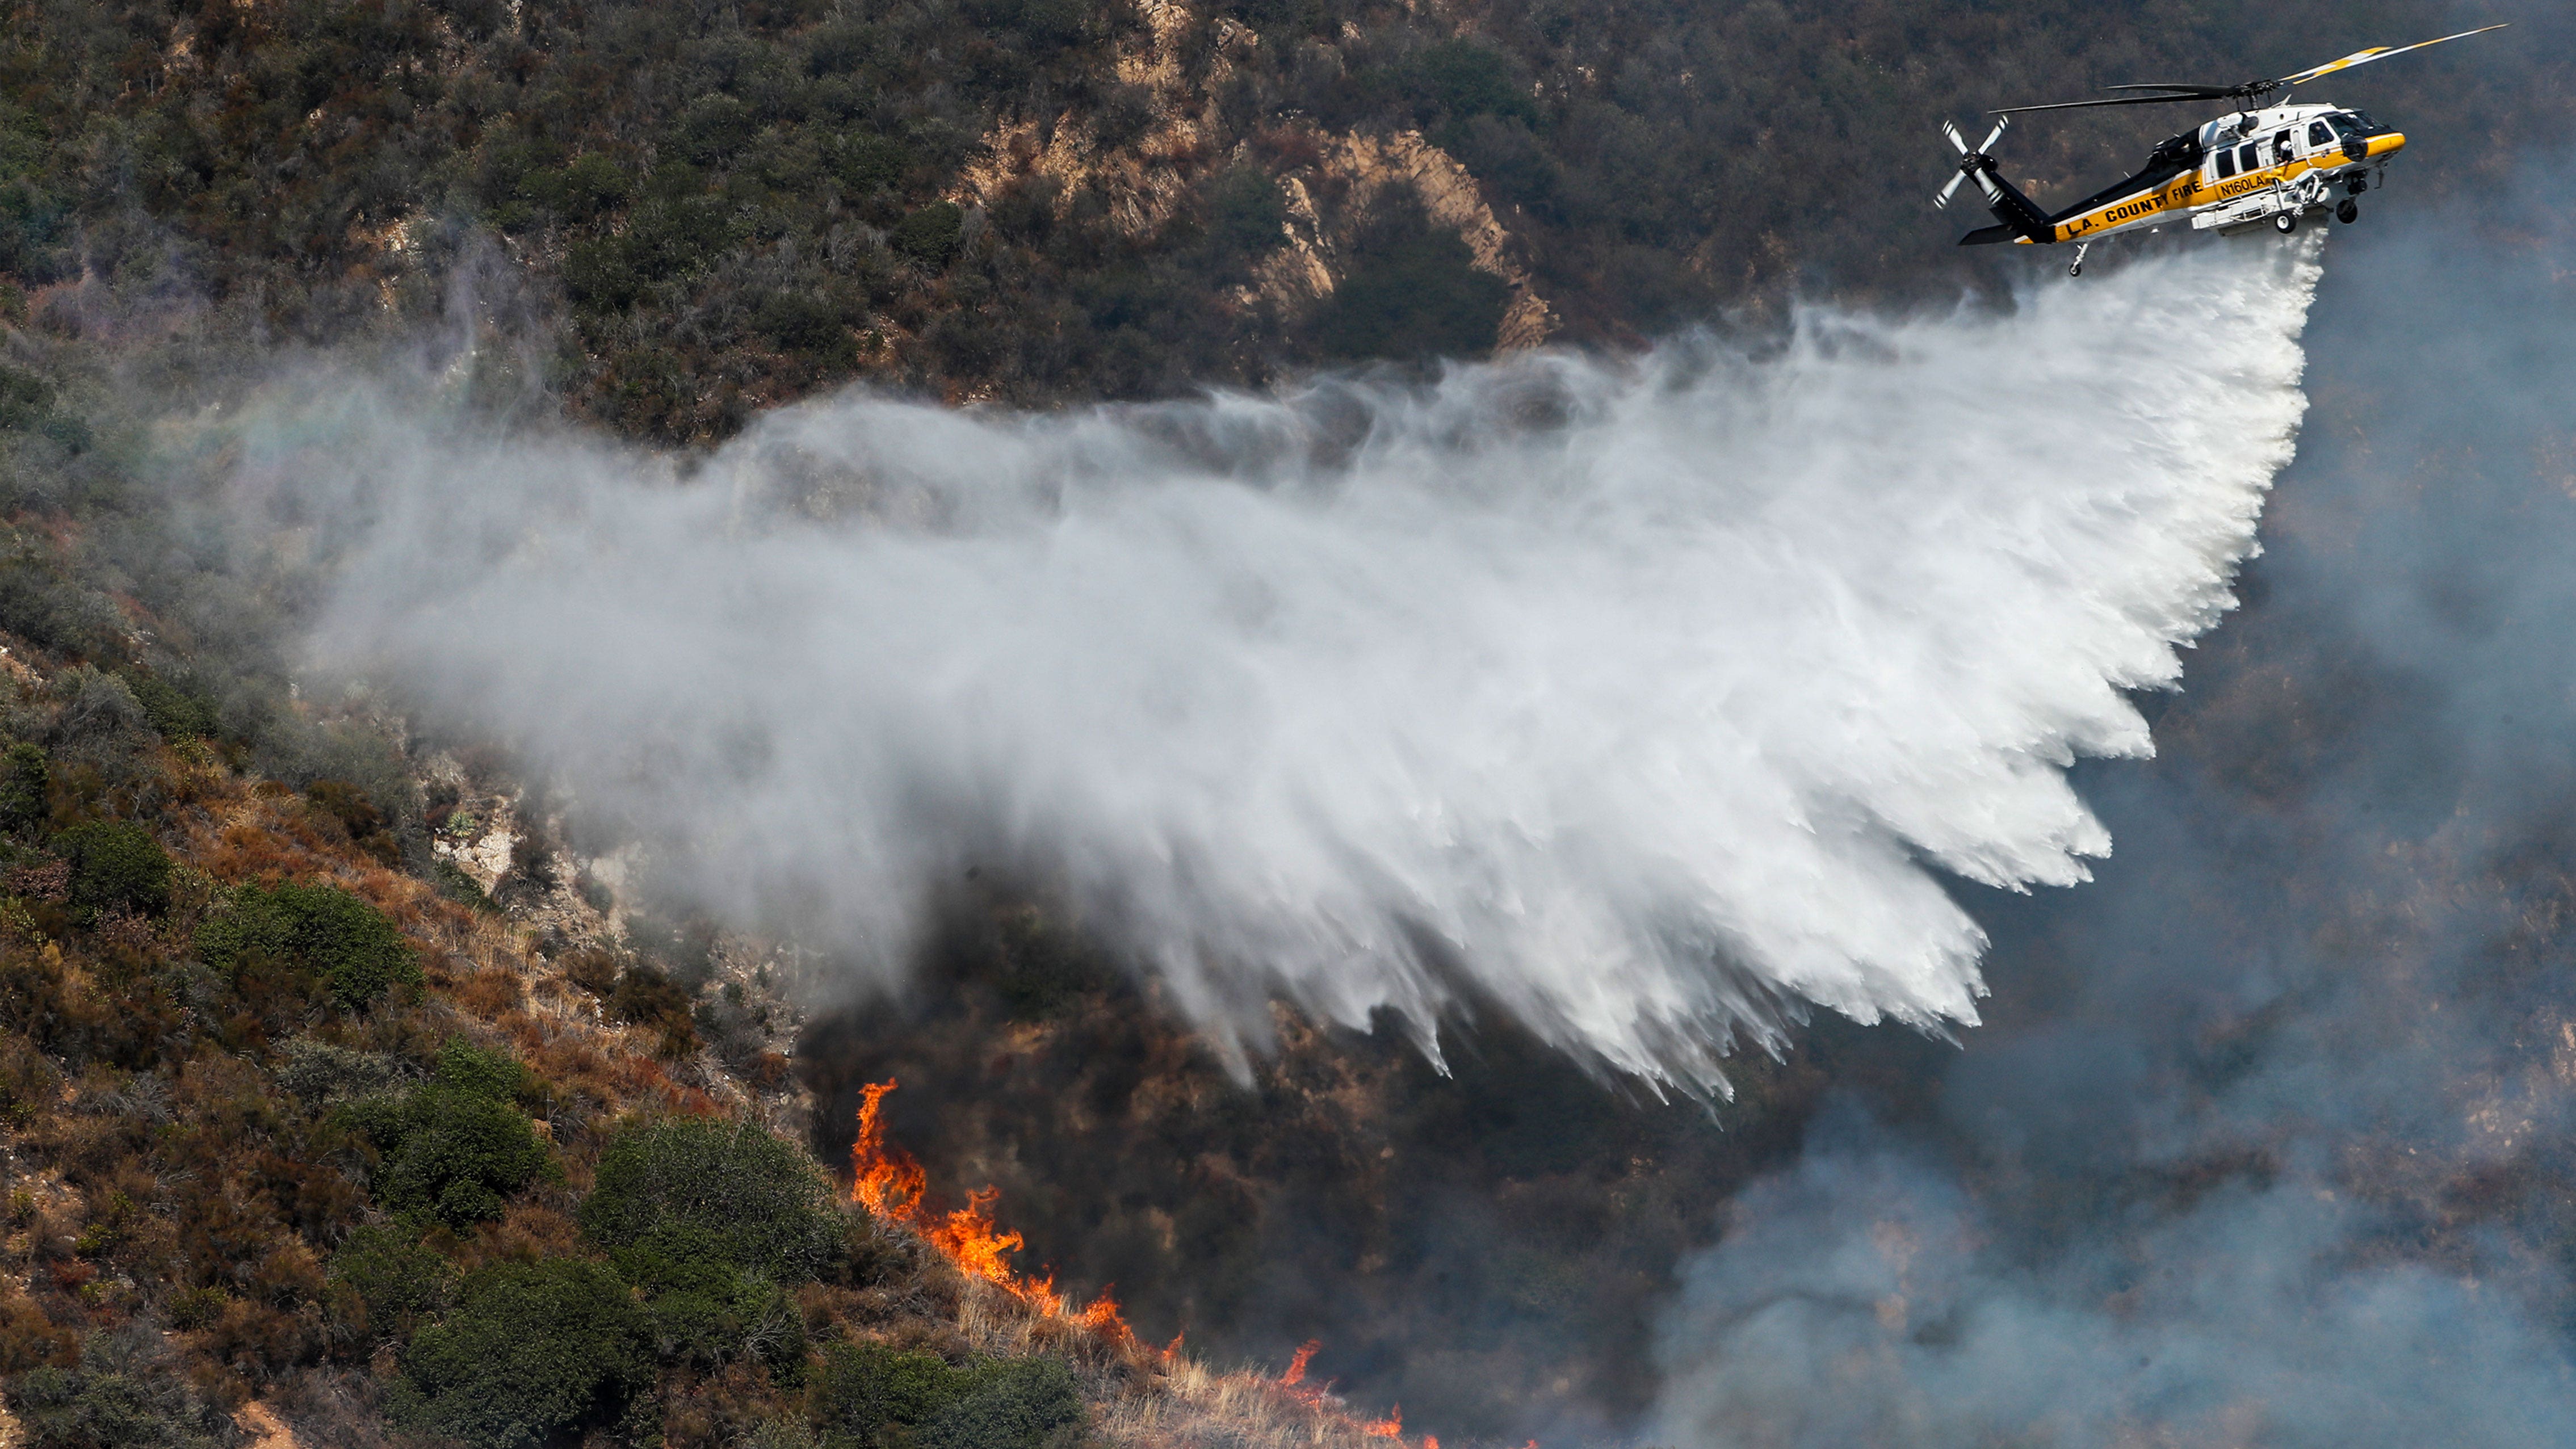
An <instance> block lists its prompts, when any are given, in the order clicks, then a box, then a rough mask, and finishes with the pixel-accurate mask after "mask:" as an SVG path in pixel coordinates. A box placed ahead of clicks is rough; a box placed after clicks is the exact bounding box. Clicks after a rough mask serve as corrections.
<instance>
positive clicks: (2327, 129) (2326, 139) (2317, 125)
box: [2308, 121, 2335, 147]
mask: <svg viewBox="0 0 2576 1449" xmlns="http://www.w3.org/2000/svg"><path fill="white" fill-rule="evenodd" d="M2334 143H2335V134H2334V128H2333V127H2332V126H2329V125H2327V124H2326V123H2325V122H2323V121H2310V122H2308V144H2309V145H2311V146H2320V147H2322V146H2332V145H2333V144H2334Z"/></svg>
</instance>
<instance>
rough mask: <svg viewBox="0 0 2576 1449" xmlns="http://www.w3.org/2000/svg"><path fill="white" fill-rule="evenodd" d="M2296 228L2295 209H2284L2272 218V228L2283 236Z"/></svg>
mask: <svg viewBox="0 0 2576 1449" xmlns="http://www.w3.org/2000/svg"><path fill="white" fill-rule="evenodd" d="M2298 229H2299V214H2298V213H2297V212H2295V211H2285V212H2282V213H2280V214H2279V215H2277V216H2275V217H2273V218H2272V230H2274V231H2277V232H2279V233H2280V234H2281V235H2283V236H2288V235H2289V234H2290V233H2292V232H2294V231H2297V230H2298Z"/></svg>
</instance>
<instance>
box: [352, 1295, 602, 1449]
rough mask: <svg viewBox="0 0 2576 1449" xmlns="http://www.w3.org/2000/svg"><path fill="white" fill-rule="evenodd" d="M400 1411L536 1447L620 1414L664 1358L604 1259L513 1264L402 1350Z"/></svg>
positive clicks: (448, 1428)
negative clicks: (652, 1350)
mask: <svg viewBox="0 0 2576 1449" xmlns="http://www.w3.org/2000/svg"><path fill="white" fill-rule="evenodd" d="M402 1369H403V1375H404V1378H405V1380H406V1384H405V1387H407V1388H408V1390H409V1392H408V1393H398V1394H397V1395H396V1410H397V1415H398V1417H399V1418H401V1419H403V1420H406V1421H408V1422H409V1423H410V1424H411V1425H412V1426H415V1427H418V1428H422V1429H426V1430H429V1431H430V1432H432V1433H437V1434H444V1435H447V1436H449V1437H451V1438H455V1439H460V1440H463V1441H464V1442H465V1443H467V1444H469V1445H472V1446H475V1449H537V1446H539V1445H543V1444H546V1443H548V1442H551V1441H553V1440H554V1438H555V1437H556V1436H557V1435H560V1434H563V1433H565V1432H566V1431H569V1430H573V1429H577V1428H580V1427H582V1426H585V1425H593V1424H600V1423H605V1422H609V1421H612V1420H614V1419H615V1418H616V1416H617V1415H618V1413H619V1411H620V1410H621V1409H622V1408H623V1407H624V1405H625V1402H626V1400H627V1398H628V1397H629V1396H630V1395H632V1394H634V1393H636V1392H637V1391H638V1390H641V1389H643V1388H644V1387H646V1386H647V1385H648V1384H649V1383H650V1382H651V1379H652V1372H653V1364H652V1360H651V1357H650V1356H649V1353H648V1351H647V1342H646V1324H645V1319H644V1314H643V1311H642V1310H641V1309H639V1308H637V1307H636V1305H635V1302H634V1300H633V1298H632V1297H630V1296H629V1295H628V1293H627V1291H626V1285H625V1284H623V1283H621V1282H619V1281H618V1280H617V1277H616V1275H614V1274H612V1273H610V1272H609V1271H608V1270H607V1269H606V1268H604V1267H602V1266H600V1265H599V1264H597V1263H583V1262H565V1261H560V1260H558V1261H553V1262H544V1263H506V1264H501V1265H498V1266H494V1267H489V1268H484V1269H481V1270H479V1271H477V1272H475V1273H473V1274H470V1275H468V1276H467V1277H466V1279H465V1281H464V1284H463V1286H462V1289H461V1291H460V1292H459V1294H458V1301H457V1306H456V1309H455V1311H453V1312H451V1313H449V1314H448V1315H447V1317H446V1318H445V1319H443V1320H442V1321H440V1322H438V1323H434V1324H431V1325H429V1326H428V1327H425V1328H423V1329H421V1330H420V1331H419V1332H418V1333H416V1334H414V1335H413V1336H412V1340H411V1343H410V1344H409V1345H408V1346H407V1347H406V1348H405V1349H404V1350H403V1355H402Z"/></svg>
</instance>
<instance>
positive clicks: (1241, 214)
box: [1208, 166, 1288, 256]
mask: <svg viewBox="0 0 2576 1449" xmlns="http://www.w3.org/2000/svg"><path fill="white" fill-rule="evenodd" d="M1287 223H1288V203H1287V202H1286V201H1284V200H1282V199H1281V198H1280V195H1279V183H1278V182H1276V181H1273V180H1271V179H1270V177H1269V176H1268V175H1266V174H1264V173H1263V172H1261V171H1260V170H1258V169H1256V168H1254V167H1250V166H1237V167H1234V168H1233V169H1231V170H1229V171H1227V172H1226V173H1225V174H1224V175H1222V176H1220V177H1218V178H1217V179H1216V185H1214V186H1212V187H1210V188H1209V189H1208V239H1209V240H1210V241H1212V242H1214V243H1215V244H1216V245H1217V247H1218V248H1219V249H1220V250H1222V251H1226V252H1234V253H1241V254H1244V255H1248V256H1260V255H1261V254H1263V253H1264V252H1268V251H1272V250H1275V249H1276V248H1278V247H1279V246H1281V245H1282V244H1283V243H1285V242H1286V241H1287V240H1288V237H1287V233H1286V232H1285V231H1284V230H1283V229H1282V228H1284V227H1285V226H1286V225H1287Z"/></svg>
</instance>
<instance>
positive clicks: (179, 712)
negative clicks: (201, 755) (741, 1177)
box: [118, 669, 216, 741]
mask: <svg viewBox="0 0 2576 1449" xmlns="http://www.w3.org/2000/svg"><path fill="white" fill-rule="evenodd" d="M118 677H119V678H121V679H123V680H124V681H125V687H126V688H128V689H130V690H132V691H134V698H135V702H136V703H138V704H140V705H142V706H143V713H144V714H145V715H146V716H148V717H149V718H150V719H151V721H152V728H154V729H155V730H158V731H160V734H161V738H163V739H165V740H173V741H176V740H193V739H198V738H201V737H203V736H206V735H211V734H213V733H215V729H216V719H215V707H214V706H213V705H212V704H209V703H208V702H206V701H205V700H203V699H200V698H198V697H197V696H196V695H194V694H191V693H189V692H188V691H186V690H184V689H181V688H180V687H179V686H177V685H175V684H172V683H171V682H170V681H169V680H166V679H164V678H162V677H161V676H159V675H157V674H148V673H145V672H144V671H142V670H140V669H129V670H122V671H119V674H118Z"/></svg>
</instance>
